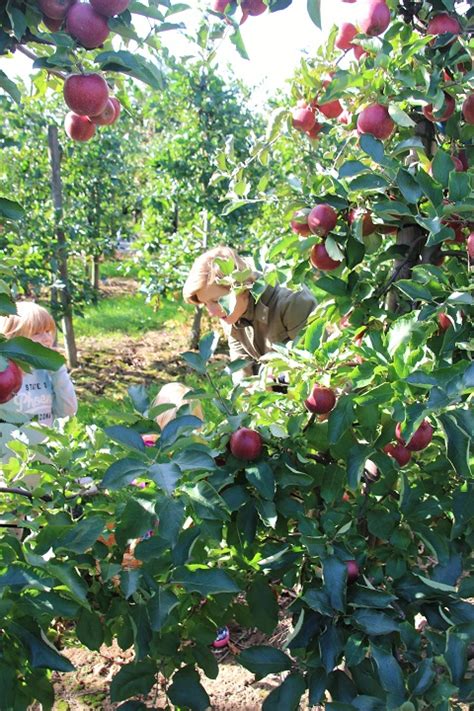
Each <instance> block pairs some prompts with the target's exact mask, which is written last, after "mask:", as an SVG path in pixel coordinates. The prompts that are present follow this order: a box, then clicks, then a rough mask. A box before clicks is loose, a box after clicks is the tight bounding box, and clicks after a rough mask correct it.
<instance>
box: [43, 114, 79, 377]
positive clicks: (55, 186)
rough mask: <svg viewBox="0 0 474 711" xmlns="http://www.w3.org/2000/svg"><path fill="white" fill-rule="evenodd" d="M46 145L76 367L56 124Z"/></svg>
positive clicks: (71, 359)
mask: <svg viewBox="0 0 474 711" xmlns="http://www.w3.org/2000/svg"><path fill="white" fill-rule="evenodd" d="M48 145H49V155H50V161H51V192H52V195H53V205H54V214H55V222H56V244H57V259H58V266H59V277H60V279H61V282H62V285H63V286H62V288H61V289H60V290H59V298H60V303H61V311H62V328H63V333H64V346H65V351H66V360H67V363H68V366H69V367H70V368H76V367H77V365H78V361H77V349H76V340H75V337H74V327H73V322H72V299H71V294H70V291H69V275H68V265H67V241H66V235H65V234H64V230H63V229H62V227H61V221H62V214H63V193H62V183H61V152H60V147H59V141H58V129H57V127H56V126H48Z"/></svg>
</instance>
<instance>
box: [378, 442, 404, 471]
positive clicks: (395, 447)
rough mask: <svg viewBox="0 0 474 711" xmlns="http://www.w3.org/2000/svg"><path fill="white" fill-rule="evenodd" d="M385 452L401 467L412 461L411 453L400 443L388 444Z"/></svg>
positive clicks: (384, 449)
mask: <svg viewBox="0 0 474 711" xmlns="http://www.w3.org/2000/svg"><path fill="white" fill-rule="evenodd" d="M383 451H384V452H385V453H386V454H388V455H389V456H390V457H393V459H395V461H396V462H398V464H399V465H400V466H401V467H404V466H405V464H408V462H409V461H410V459H411V452H409V451H408V449H407V448H406V447H404V446H403V444H400V443H399V442H397V444H386V445H385V447H384V448H383Z"/></svg>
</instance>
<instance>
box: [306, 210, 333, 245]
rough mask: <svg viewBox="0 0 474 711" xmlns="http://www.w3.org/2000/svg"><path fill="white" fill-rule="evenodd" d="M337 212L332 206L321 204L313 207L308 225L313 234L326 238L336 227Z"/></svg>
mask: <svg viewBox="0 0 474 711" xmlns="http://www.w3.org/2000/svg"><path fill="white" fill-rule="evenodd" d="M336 222H337V212H336V211H335V209H334V208H333V207H331V205H328V204H327V203H321V205H316V207H313V209H312V210H311V212H310V213H309V215H308V225H309V228H310V230H311V232H312V233H313V234H315V235H319V236H320V237H325V236H326V235H327V234H328V233H329V232H331V230H333V229H334V228H335V226H336Z"/></svg>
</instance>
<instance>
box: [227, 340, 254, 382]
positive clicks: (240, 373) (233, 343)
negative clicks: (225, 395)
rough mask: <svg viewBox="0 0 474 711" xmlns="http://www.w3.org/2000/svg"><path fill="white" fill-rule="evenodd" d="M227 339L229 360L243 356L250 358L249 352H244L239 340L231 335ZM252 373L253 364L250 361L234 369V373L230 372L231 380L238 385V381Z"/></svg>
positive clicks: (246, 358)
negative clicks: (242, 366)
mask: <svg viewBox="0 0 474 711" xmlns="http://www.w3.org/2000/svg"><path fill="white" fill-rule="evenodd" d="M227 340H228V343H229V355H230V360H231V362H232V361H234V360H238V359H241V358H244V359H245V360H251V358H250V356H249V354H248V353H247V352H246V350H245V348H244V347H243V345H242V344H241V343H240V341H238V340H237V339H236V338H234V337H233V336H228V338H227ZM253 374H254V373H253V365H252V363H250V364H249V365H247V366H245V367H244V368H240V369H239V370H236V371H235V372H234V373H232V382H233V383H234V385H238V384H239V383H240V382H242V380H243V379H244V378H246V377H249V376H251V375H253Z"/></svg>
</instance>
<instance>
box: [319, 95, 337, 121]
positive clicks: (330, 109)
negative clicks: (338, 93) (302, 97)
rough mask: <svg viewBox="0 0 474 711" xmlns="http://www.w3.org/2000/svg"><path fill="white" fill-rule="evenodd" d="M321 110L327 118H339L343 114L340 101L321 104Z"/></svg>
mask: <svg viewBox="0 0 474 711" xmlns="http://www.w3.org/2000/svg"><path fill="white" fill-rule="evenodd" d="M318 108H319V110H320V111H321V113H322V114H324V116H326V118H337V117H338V116H339V115H340V114H342V112H343V108H342V106H341V102H340V101H338V99H335V100H334V101H327V102H326V103H325V104H319V106H318Z"/></svg>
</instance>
